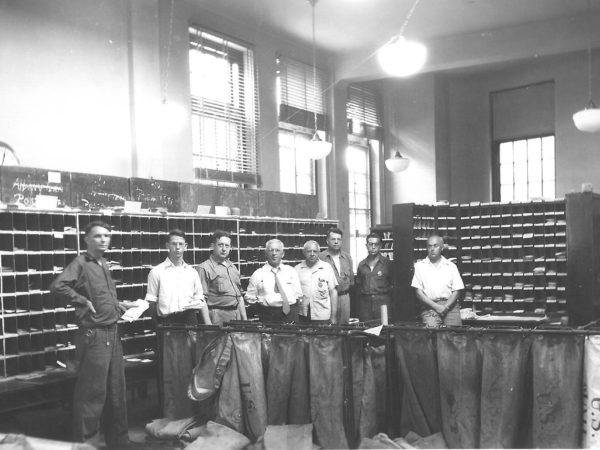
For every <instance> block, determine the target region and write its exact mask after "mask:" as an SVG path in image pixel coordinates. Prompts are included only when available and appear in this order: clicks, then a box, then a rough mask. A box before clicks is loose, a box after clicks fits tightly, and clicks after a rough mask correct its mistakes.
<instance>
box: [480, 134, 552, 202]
mask: <svg viewBox="0 0 600 450" xmlns="http://www.w3.org/2000/svg"><path fill="white" fill-rule="evenodd" d="M548 137H552V138H553V139H554V149H553V150H554V158H553V159H554V179H553V181H554V198H555V197H556V134H555V133H544V134H536V135H528V136H523V137H515V138H510V139H498V140H495V141H494V142H493V144H492V147H493V150H492V200H493V201H521V200H514V199H511V200H502V199H501V179H500V146H501V145H502V144H505V143H513V145H514V143H515V142H519V141H528V140H531V139H540V140H542V139H544V138H548ZM541 151H542V155H543V147H542V150H541ZM543 161H544V158H543V156H542V158H541V159H540V162H541V164H542V167H543ZM542 170H543V169H542ZM513 173H514V171H513ZM543 182H544V175H543V172H542V179H541V183H542V185H543ZM529 183H530V181H529V173H528V174H527V186H528V187H529ZM513 186H514V181H513ZM513 197H514V196H513ZM542 197H543V190H542ZM535 198H536V199H537V198H538V197H535ZM543 198H546V197H543ZM530 200H531V198H530V197H529V194H528V200H527V201H530ZM523 201H525V200H523Z"/></svg>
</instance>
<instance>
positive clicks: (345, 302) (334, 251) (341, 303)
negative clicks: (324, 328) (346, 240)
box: [319, 228, 354, 325]
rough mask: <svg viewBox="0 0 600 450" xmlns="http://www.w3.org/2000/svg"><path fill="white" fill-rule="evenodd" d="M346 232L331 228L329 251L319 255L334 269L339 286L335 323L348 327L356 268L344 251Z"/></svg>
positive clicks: (328, 236)
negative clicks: (351, 290) (343, 241)
mask: <svg viewBox="0 0 600 450" xmlns="http://www.w3.org/2000/svg"><path fill="white" fill-rule="evenodd" d="M343 235H344V232H343V231H342V230H340V229H339V228H330V229H329V230H328V231H327V250H324V251H322V252H321V254H320V255H319V258H321V259H322V260H323V261H325V262H326V263H329V264H330V265H331V267H332V268H333V272H334V273H335V277H336V278H337V282H338V285H337V287H336V289H337V293H338V308H337V313H336V314H337V318H336V321H335V323H337V324H339V325H347V324H348V321H349V320H350V289H351V288H352V286H353V285H354V267H353V263H352V257H351V256H350V255H349V254H348V253H346V252H345V251H343V250H342V237H343Z"/></svg>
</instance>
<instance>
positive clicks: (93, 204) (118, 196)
mask: <svg viewBox="0 0 600 450" xmlns="http://www.w3.org/2000/svg"><path fill="white" fill-rule="evenodd" d="M129 199H130V197H129V179H128V178H121V177H111V176H108V175H93V174H89V173H75V172H72V173H71V205H73V206H74V207H76V208H89V209H105V208H111V207H115V206H123V204H124V203H125V201H126V200H129Z"/></svg>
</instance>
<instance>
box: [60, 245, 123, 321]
mask: <svg viewBox="0 0 600 450" xmlns="http://www.w3.org/2000/svg"><path fill="white" fill-rule="evenodd" d="M50 289H51V290H52V292H53V293H54V294H55V295H57V296H59V297H62V298H64V299H66V300H67V301H69V302H71V304H72V305H73V306H75V308H76V311H75V315H76V317H77V318H78V319H79V322H80V323H79V325H81V326H83V327H102V326H107V325H112V324H114V323H116V322H117V321H118V320H119V317H120V311H119V301H118V300H117V288H116V286H115V282H114V281H113V279H112V278H111V276H110V270H109V269H108V265H107V264H106V261H105V260H104V258H101V259H100V261H99V262H98V261H96V260H95V259H94V258H93V257H92V256H90V255H89V254H88V253H84V254H82V255H79V256H78V257H77V258H75V259H74V260H73V261H72V262H71V264H69V265H68V266H67V267H66V268H65V270H64V271H63V272H62V273H61V274H60V275H58V277H57V278H56V279H55V280H54V282H53V283H52V286H51V288H50ZM86 300H90V301H91V302H92V304H93V305H94V308H95V309H96V313H95V314H93V313H92V312H91V310H90V309H89V308H88V306H87V303H86Z"/></svg>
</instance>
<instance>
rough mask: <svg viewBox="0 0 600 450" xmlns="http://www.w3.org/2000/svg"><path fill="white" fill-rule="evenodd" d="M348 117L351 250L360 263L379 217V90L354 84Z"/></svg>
mask: <svg viewBox="0 0 600 450" xmlns="http://www.w3.org/2000/svg"><path fill="white" fill-rule="evenodd" d="M346 118H347V121H348V142H349V143H350V146H349V147H348V150H347V153H346V156H347V166H348V193H349V195H348V200H349V210H350V211H349V213H350V218H349V219H350V220H349V223H350V230H349V231H350V233H349V234H350V253H351V255H352V258H353V259H354V261H355V264H357V263H358V262H359V261H361V260H362V259H364V258H365V257H366V256H367V249H366V246H365V237H366V236H367V235H368V234H369V230H370V228H371V221H372V218H375V220H377V218H378V217H379V208H378V205H379V200H378V199H379V198H380V197H379V191H378V189H379V188H380V186H379V185H380V182H379V173H378V169H377V168H378V166H379V164H378V161H379V155H380V152H381V146H380V140H381V131H382V120H381V113H380V103H379V100H378V97H377V92H376V91H375V90H373V89H370V88H369V87H367V86H365V85H364V84H352V85H350V86H349V88H348V97H347V100H346ZM371 169H372V172H371ZM371 189H372V190H371ZM372 206H375V208H372Z"/></svg>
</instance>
